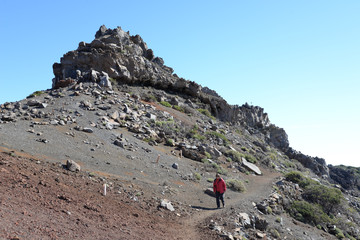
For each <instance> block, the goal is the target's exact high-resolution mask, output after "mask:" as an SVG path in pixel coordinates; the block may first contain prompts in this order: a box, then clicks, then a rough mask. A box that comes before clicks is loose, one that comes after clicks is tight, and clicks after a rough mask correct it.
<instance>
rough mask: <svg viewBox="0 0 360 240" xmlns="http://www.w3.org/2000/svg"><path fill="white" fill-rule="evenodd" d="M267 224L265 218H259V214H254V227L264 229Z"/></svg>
mask: <svg viewBox="0 0 360 240" xmlns="http://www.w3.org/2000/svg"><path fill="white" fill-rule="evenodd" d="M268 226H269V223H268V221H266V219H265V218H261V217H260V216H255V228H256V229H258V230H260V231H265V230H266V229H267V227H268Z"/></svg>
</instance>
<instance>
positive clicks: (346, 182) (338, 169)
mask: <svg viewBox="0 0 360 240" xmlns="http://www.w3.org/2000/svg"><path fill="white" fill-rule="evenodd" d="M329 170H330V177H331V179H332V180H333V181H334V182H335V183H337V184H340V185H341V187H343V188H344V189H346V190H357V191H360V181H359V177H360V168H355V167H346V166H342V165H340V166H332V165H329Z"/></svg>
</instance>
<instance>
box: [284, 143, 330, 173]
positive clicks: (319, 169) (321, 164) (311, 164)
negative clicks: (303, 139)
mask: <svg viewBox="0 0 360 240" xmlns="http://www.w3.org/2000/svg"><path fill="white" fill-rule="evenodd" d="M286 155H287V156H289V157H290V158H293V159H296V160H298V161H299V162H300V163H301V164H302V165H303V166H304V167H306V168H310V169H311V170H312V171H313V172H314V173H316V174H317V175H322V176H329V168H328V167H327V165H326V162H325V160H324V159H323V158H318V157H310V156H307V155H305V154H302V153H301V152H298V151H295V150H294V149H292V148H289V149H288V151H287V152H286Z"/></svg>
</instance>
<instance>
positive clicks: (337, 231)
mask: <svg viewBox="0 0 360 240" xmlns="http://www.w3.org/2000/svg"><path fill="white" fill-rule="evenodd" d="M334 235H335V237H337V238H338V239H344V238H345V235H344V233H343V232H342V231H341V229H339V228H335V232H334Z"/></svg>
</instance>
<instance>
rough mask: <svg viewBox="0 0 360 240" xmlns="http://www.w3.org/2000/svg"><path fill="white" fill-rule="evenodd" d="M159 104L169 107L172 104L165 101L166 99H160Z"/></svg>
mask: <svg viewBox="0 0 360 240" xmlns="http://www.w3.org/2000/svg"><path fill="white" fill-rule="evenodd" d="M160 104H161V105H163V106H165V107H170V108H171V107H172V105H171V104H170V103H168V102H166V101H161V102H160Z"/></svg>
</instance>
